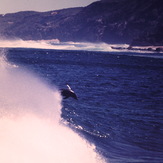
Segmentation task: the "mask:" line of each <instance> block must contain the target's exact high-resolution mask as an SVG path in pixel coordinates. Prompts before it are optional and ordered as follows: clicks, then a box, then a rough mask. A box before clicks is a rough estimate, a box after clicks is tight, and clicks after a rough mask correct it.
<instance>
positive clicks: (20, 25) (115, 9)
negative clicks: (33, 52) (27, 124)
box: [0, 0, 163, 45]
mask: <svg viewBox="0 0 163 163" xmlns="http://www.w3.org/2000/svg"><path fill="white" fill-rule="evenodd" d="M0 36H1V37H6V38H21V39H24V40H31V39H32V40H40V39H56V38H57V39H59V40H60V41H89V42H106V43H129V44H131V45H163V1H162V0H115V1H113V0H102V1H97V2H94V3H92V4H90V5H89V6H87V7H81V8H69V9H63V10H56V11H50V12H33V11H27V12H18V13H13V14H6V15H0Z"/></svg>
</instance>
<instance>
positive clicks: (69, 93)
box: [61, 85, 78, 100]
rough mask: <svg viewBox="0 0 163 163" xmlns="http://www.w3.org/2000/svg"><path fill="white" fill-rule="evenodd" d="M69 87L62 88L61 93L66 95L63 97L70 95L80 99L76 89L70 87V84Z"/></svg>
mask: <svg viewBox="0 0 163 163" xmlns="http://www.w3.org/2000/svg"><path fill="white" fill-rule="evenodd" d="M67 87H68V89H61V95H62V96H63V97H64V98H63V99H67V98H69V97H72V98H74V99H76V100H77V99H78V98H77V96H76V94H75V93H74V91H73V90H72V89H71V88H70V86H69V85H67Z"/></svg>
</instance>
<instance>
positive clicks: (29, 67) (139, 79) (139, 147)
mask: <svg viewBox="0 0 163 163" xmlns="http://www.w3.org/2000/svg"><path fill="white" fill-rule="evenodd" d="M0 53H1V55H0V58H1V60H0V62H3V64H1V74H2V75H1V76H0V77H1V79H0V82H1V81H3V86H2V87H1V89H2V90H1V93H0V94H1V95H2V96H1V99H0V107H1V108H2V106H3V109H1V110H0V113H1V117H2V115H3V117H5V116H6V114H8V113H9V112H10V113H11V110H12V113H13V112H14V111H13V108H12V106H13V103H14V104H15V107H14V108H16V113H15V112H14V114H15V115H17V113H19V108H21V109H22V107H21V106H22V105H16V102H15V101H14V102H13V101H12V102H13V103H10V102H6V101H5V102H4V101H3V95H4V93H3V88H4V87H5V86H6V85H7V83H8V82H9V83H10V87H12V83H14V84H15V83H18V85H17V84H15V85H14V87H15V88H17V89H19V87H20V86H19V83H21V81H25V82H26V83H27V85H28V86H29V87H31V90H30V88H28V87H26V86H23V88H22V90H21V91H20V92H19V93H18V94H19V96H18V98H20V99H21V100H22V99H23V100H24V101H25V102H24V103H23V109H26V108H27V107H31V108H32V109H34V110H35V112H37V111H38V110H37V109H39V107H40V108H43V110H44V109H45V110H48V107H52V110H53V108H55V104H53V103H51V102H52V101H53V100H49V98H48V95H49V94H48V91H46V90H44V89H43V90H42V91H41V93H39V94H38V98H40V99H41V100H38V101H37V100H35V99H37V94H35V91H32V90H35V89H37V90H40V88H42V86H40V87H39V86H38V85H39V84H37V82H35V80H34V81H33V79H31V78H35V77H36V78H38V80H40V81H42V83H43V84H42V85H45V87H48V90H49V91H52V92H53V90H54V91H55V90H57V91H59V89H62V88H66V85H67V84H68V85H70V87H71V88H72V90H74V92H75V93H76V94H77V96H78V100H75V99H73V98H68V99H65V100H64V99H60V101H59V102H57V104H58V103H59V106H58V108H59V112H60V114H58V113H56V114H57V116H58V115H59V120H57V121H59V125H57V126H58V127H57V129H55V130H56V131H57V132H56V133H55V135H56V134H57V133H58V137H57V138H55V137H54V139H56V142H58V140H59V137H62V138H63V140H62V139H61V140H62V142H59V143H58V147H57V149H56V148H54V150H53V148H50V149H51V151H50V149H49V146H50V145H51V144H53V142H52V143H51V142H48V143H49V146H48V147H46V151H47V149H48V151H50V152H51V155H50V156H51V157H53V153H57V156H58V155H61V158H60V159H61V160H60V162H61V163H69V162H71V163H72V162H74V163H75V162H76V163H79V162H83V163H85V162H86V161H85V160H84V157H86V156H84V157H82V158H81V159H80V161H79V160H78V156H80V154H81V153H82V151H84V150H83V149H82V148H80V147H79V148H77V147H72V146H73V145H74V144H75V143H76V144H78V143H79V141H80V143H79V144H80V145H81V146H82V144H86V146H87V145H88V151H89V150H90V149H91V150H92V151H93V153H95V154H97V155H98V156H99V157H100V158H99V159H98V160H96V161H97V162H107V163H162V162H163V57H162V54H155V53H152V54H147V53H141V54H140V53H136V52H135V53H131V52H129V53H127V52H91V51H73V50H47V49H29V48H28V49H26V48H12V49H10V48H7V49H1V51H0ZM2 58H3V59H2ZM4 62H5V63H4ZM4 65H5V66H4ZM2 67H3V70H2ZM6 67H7V68H6ZM5 69H7V71H10V73H8V74H10V75H12V77H11V78H9V77H8V78H7V77H6V72H5V71H6V70H5ZM8 69H9V70H8ZM16 69H19V71H21V73H20V72H19V73H17V72H16V71H17V70H16ZM22 71H23V72H24V71H25V72H27V74H30V73H31V74H32V77H31V78H28V77H27V76H28V75H21V74H22ZM25 74H26V73H25ZM20 76H21V77H20ZM33 76H34V77H33ZM5 77H6V79H5V80H3V79H2V78H5ZM13 79H14V80H13ZM38 83H40V82H39V81H38ZM7 86H8V85H7ZM7 86H6V87H7ZM36 87H38V88H36ZM43 87H44V86H43ZM7 88H8V87H7ZM8 89H9V88H8ZM11 89H13V91H15V92H17V91H16V90H14V88H11ZM5 90H6V89H5ZM28 94H29V96H30V95H31V96H32V98H31V99H30V100H29V101H26V97H28ZM5 95H6V97H8V98H10V97H11V98H12V96H17V94H16V93H14V95H11V93H8V92H7V93H6V94H5ZM33 96H34V97H33ZM23 97H24V98H23ZM60 98H61V97H60ZM44 100H47V102H46V104H47V105H48V107H47V108H46V107H45V106H46V105H44V103H43V101H44ZM48 100H49V101H50V102H48ZM30 101H31V102H30ZM36 102H37V103H40V104H39V107H37V105H38V104H37V103H36ZM49 103H50V104H49ZM10 105H12V106H11V108H12V109H8V110H6V109H4V108H5V107H7V108H10ZM49 105H51V106H49ZM53 105H54V106H53ZM4 110H5V111H4ZM22 112H23V110H22ZM38 112H39V111H38ZM52 112H53V111H50V113H49V114H51V113H52ZM42 113H43V114H45V113H44V111H42ZM19 114H20V113H19ZM48 116H49V115H48ZM54 116H55V115H54ZM9 117H10V116H9ZM8 119H9V118H8ZM40 119H41V118H40ZM23 122H24V121H23ZM20 123H21V122H20ZM3 124H4V123H3ZM5 124H6V123H5ZM23 124H24V123H23ZM27 124H28V123H27ZM54 125H55V123H54ZM8 126H9V125H8ZM27 126H28V127H29V126H31V127H32V126H34V125H33V124H32V123H30V125H27ZM61 126H65V127H66V128H68V131H67V130H65V131H63V133H60V130H61V128H62V127H61ZM12 127H13V125H11V126H10V127H9V131H10V130H11V129H12ZM23 128H24V127H23ZM37 128H38V127H37V125H36V126H35V127H34V129H33V130H32V131H30V129H29V128H28V130H27V132H28V133H29V132H32V133H34V132H35V131H34V130H37ZM39 128H40V130H41V132H40V133H41V134H39V132H38V135H40V136H41V135H42V133H48V132H49V131H50V133H51V132H53V131H52V129H47V131H46V130H44V128H41V126H39ZM3 130H4V128H3V127H2V125H1V122H0V139H2V140H3V142H4V138H3V136H2V133H3ZM6 130H7V129H6ZM69 130H70V131H69ZM9 131H8V132H9ZM8 132H7V133H6V135H7V134H8ZM13 132H14V131H13ZM21 132H23V129H22V130H18V131H17V130H16V132H14V133H15V138H16V137H17V136H18V135H20V134H21ZM70 133H71V134H72V135H73V134H75V135H78V136H79V137H80V139H82V141H81V140H80V139H79V140H78V139H75V138H74V137H73V136H71V134H70ZM43 135H44V134H43ZM49 135H50V134H49ZM52 135H53V134H52ZM24 136H25V134H24ZM40 136H38V137H40ZM11 137H12V135H11ZM31 137H32V135H31ZM31 137H30V138H31ZM45 137H46V136H45ZM49 137H50V138H49ZM49 137H48V139H47V141H48V140H49V141H51V140H53V138H51V136H49ZM8 139H10V138H8ZM8 139H7V140H6V141H8ZM29 140H30V139H29V137H28V138H26V136H25V139H24V140H23V141H25V142H26V141H27V142H28V141H29ZM36 140H37V138H36ZM64 140H65V142H64ZM10 141H11V140H10ZM13 141H14V140H12V141H11V142H13ZM23 141H22V142H23ZM20 142H21V141H20ZM32 142H35V140H33V141H32ZM67 142H71V144H69V145H67ZM1 143H2V141H1V140H0V146H1ZM29 144H30V143H29V142H28V145H29ZM40 144H42V143H39V147H41V145H40ZM17 145H18V146H19V143H18V144H17ZM36 145H37V144H36ZM43 145H45V146H46V142H44V143H43ZM43 145H42V147H43ZM89 145H90V146H89ZM4 146H5V145H4ZM13 146H14V145H13ZM13 146H12V148H11V149H13V150H14V149H16V148H14V147H13ZM29 146H31V145H29ZM54 146H55V142H54ZM92 146H93V147H92ZM5 147H6V146H5ZM22 147H23V149H24V153H28V150H31V149H30V147H29V149H28V148H27V149H25V147H24V146H22ZM43 148H44V147H43ZM65 148H67V150H66V151H65ZM72 148H74V150H72ZM83 148H84V147H83ZM92 148H93V149H92ZM32 149H35V148H32ZM59 149H60V150H59ZM20 150H21V151H22V148H20ZM80 150H81V151H80ZM0 151H3V149H1V148H0ZM48 151H47V152H46V154H47V155H48ZM9 152H11V151H10V150H9V149H7V147H6V152H5V153H4V154H6V156H7V153H8V156H10V155H11V154H10V153H9ZM19 152H20V151H18V153H17V155H18V156H17V157H18V158H19V155H21V154H20V153H21V152H20V153H19ZM37 153H38V157H40V155H41V154H42V155H44V152H42V153H41V154H39V149H37ZM65 153H68V154H67V155H68V156H67V157H69V155H71V157H72V158H73V157H74V158H75V157H76V158H75V161H74V160H73V161H67V162H66V161H65V160H64V154H65ZM86 153H87V149H86ZM88 153H89V152H88ZM31 155H32V154H31ZM83 155H85V154H83ZM13 157H14V156H13ZM35 157H37V155H36V156H35ZM87 157H89V155H88V156H87ZM95 157H97V156H95ZM14 158H15V157H14ZM18 158H17V159H18ZM5 159H6V158H5V157H4V158H3V159H2V156H0V160H1V161H0V162H2V160H5ZM15 160H16V158H15ZM18 160H19V159H18ZM70 160H71V159H70ZM88 160H89V159H88ZM21 161H22V160H21ZM28 161H29V162H32V161H31V160H28ZM12 162H14V161H12ZM15 162H16V161H15ZM22 162H23V161H22ZM37 162H38V160H37ZM45 162H48V163H49V162H50V161H47V160H45ZM53 162H54V161H53ZM55 162H56V161H55ZM88 162H90V163H93V161H88ZM58 163H59V161H58Z"/></svg>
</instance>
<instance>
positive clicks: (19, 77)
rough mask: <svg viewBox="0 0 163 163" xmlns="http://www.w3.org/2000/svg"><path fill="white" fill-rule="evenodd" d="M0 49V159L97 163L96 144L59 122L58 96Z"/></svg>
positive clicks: (32, 162)
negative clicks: (13, 62) (12, 62)
mask: <svg viewBox="0 0 163 163" xmlns="http://www.w3.org/2000/svg"><path fill="white" fill-rule="evenodd" d="M5 53H6V51H1V52H0V82H1V84H0V90H1V92H0V153H1V154H0V162H2V163H11V162H12V163H18V162H21V163H45V162H47V163H55V162H56V163H59V162H60V163H100V162H105V161H104V160H103V159H102V158H101V157H100V156H99V155H98V154H97V153H96V152H95V146H94V145H93V144H90V143H88V142H87V141H86V140H85V139H83V138H81V137H80V136H79V135H78V134H77V133H75V132H73V131H72V130H71V129H69V128H68V127H67V126H65V125H63V124H62V123H61V122H60V119H61V115H60V114H61V107H62V106H61V97H60V94H59V92H58V90H57V89H53V90H52V89H51V88H50V87H49V86H48V85H47V84H46V83H45V82H43V81H41V80H40V79H38V78H37V77H36V76H35V75H33V74H31V73H29V72H27V71H25V70H22V69H21V67H18V66H16V65H12V64H10V63H8V61H7V59H6V57H5Z"/></svg>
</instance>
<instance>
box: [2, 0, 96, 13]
mask: <svg viewBox="0 0 163 163" xmlns="http://www.w3.org/2000/svg"><path fill="white" fill-rule="evenodd" d="M95 1H98V0H0V14H6V13H13V12H18V11H26V10H34V11H50V10H55V9H63V8H69V7H78V6H87V5H89V4H90V3H92V2H95Z"/></svg>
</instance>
